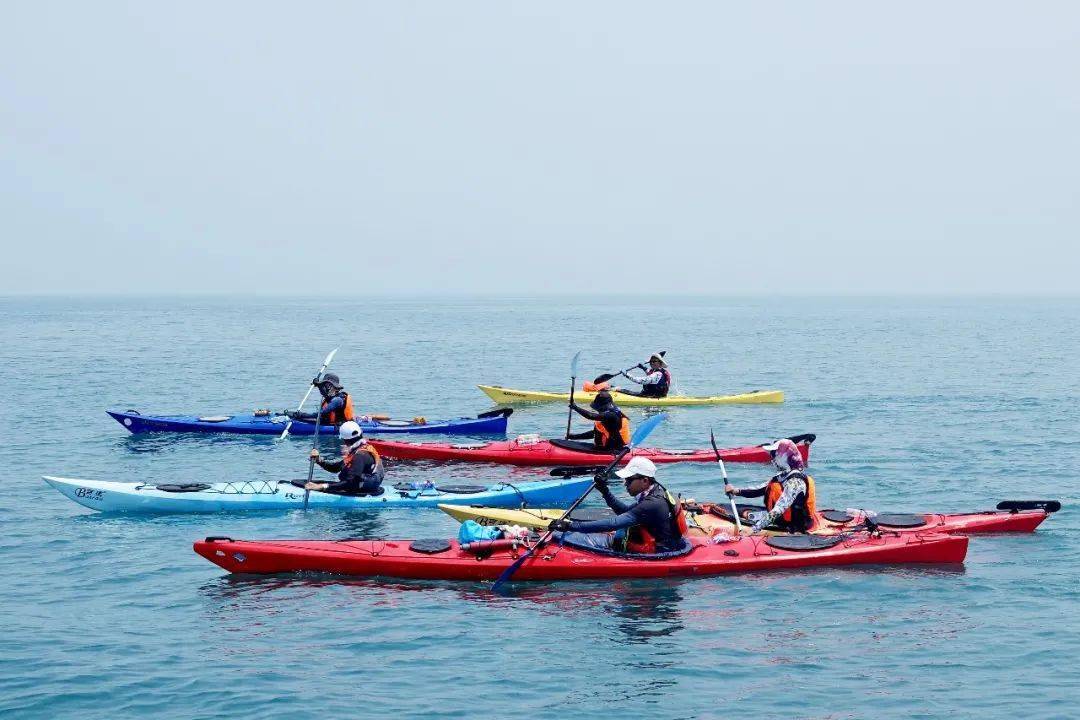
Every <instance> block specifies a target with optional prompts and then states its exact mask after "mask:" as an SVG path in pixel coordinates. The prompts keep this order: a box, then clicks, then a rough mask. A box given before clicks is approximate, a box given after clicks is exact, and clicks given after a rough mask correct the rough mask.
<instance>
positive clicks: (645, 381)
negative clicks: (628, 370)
mask: <svg viewBox="0 0 1080 720" xmlns="http://www.w3.org/2000/svg"><path fill="white" fill-rule="evenodd" d="M626 377H627V378H628V379H630V380H633V381H634V382H636V383H637V384H638V385H656V384H658V383H659V382H660V381H661V380H663V379H664V374H663V373H662V372H660V371H659V370H656V371H655V372H651V373H648V374H646V375H645V377H643V378H641V379H640V380H638V379H637V378H635V377H630V376H629V375H627V376H626Z"/></svg>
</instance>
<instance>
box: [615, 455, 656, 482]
mask: <svg viewBox="0 0 1080 720" xmlns="http://www.w3.org/2000/svg"><path fill="white" fill-rule="evenodd" d="M615 474H616V475H618V476H619V477H621V478H622V479H623V480H625V479H626V478H628V477H633V476H635V475H644V476H645V477H650V478H655V477H656V465H655V464H654V463H653V461H652V460H650V459H649V458H647V457H635V458H634V459H632V460H631V461H630V462H628V463H626V467H624V468H623V469H622V470H619V471H617V472H616V473H615Z"/></svg>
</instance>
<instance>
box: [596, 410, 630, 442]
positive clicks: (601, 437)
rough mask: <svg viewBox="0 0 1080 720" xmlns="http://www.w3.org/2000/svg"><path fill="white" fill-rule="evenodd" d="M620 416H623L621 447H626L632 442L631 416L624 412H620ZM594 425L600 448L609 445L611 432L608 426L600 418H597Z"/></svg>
mask: <svg viewBox="0 0 1080 720" xmlns="http://www.w3.org/2000/svg"><path fill="white" fill-rule="evenodd" d="M619 416H620V417H621V418H622V420H621V421H620V423H619V437H620V438H622V446H621V447H626V446H627V445H629V444H630V418H628V417H626V416H625V415H623V414H622V413H619ZM593 425H595V426H596V446H597V447H600V448H607V447H609V443H610V442H611V433H610V432H609V431H608V429H607V426H606V425H604V423H603V422H602V421H600V420H597V421H596V422H595V423H593Z"/></svg>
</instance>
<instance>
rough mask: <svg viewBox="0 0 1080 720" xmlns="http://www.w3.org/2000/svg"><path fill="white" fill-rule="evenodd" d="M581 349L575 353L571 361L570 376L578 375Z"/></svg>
mask: <svg viewBox="0 0 1080 720" xmlns="http://www.w3.org/2000/svg"><path fill="white" fill-rule="evenodd" d="M581 352H582V351H581V350H578V351H577V352H576V353H574V359H573V360H571V361H570V377H572V378H576V377H577V376H578V365H580V364H581Z"/></svg>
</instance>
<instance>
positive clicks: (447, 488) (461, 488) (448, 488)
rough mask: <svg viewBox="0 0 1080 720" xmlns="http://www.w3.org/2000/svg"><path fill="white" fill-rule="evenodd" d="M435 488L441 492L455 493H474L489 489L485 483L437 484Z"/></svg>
mask: <svg viewBox="0 0 1080 720" xmlns="http://www.w3.org/2000/svg"><path fill="white" fill-rule="evenodd" d="M435 489H436V490H438V491H439V492H444V493H451V494H454V495H474V494H476V493H482V492H486V491H487V487H486V486H484V485H436V486H435Z"/></svg>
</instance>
